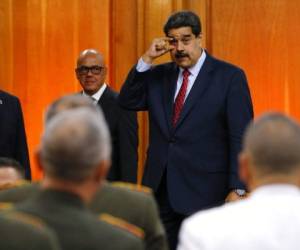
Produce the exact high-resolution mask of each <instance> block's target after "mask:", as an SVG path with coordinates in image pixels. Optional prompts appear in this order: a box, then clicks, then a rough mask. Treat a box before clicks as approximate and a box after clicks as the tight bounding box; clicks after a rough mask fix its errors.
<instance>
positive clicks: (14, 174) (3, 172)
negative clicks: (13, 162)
mask: <svg viewBox="0 0 300 250" xmlns="http://www.w3.org/2000/svg"><path fill="white" fill-rule="evenodd" d="M21 179H22V177H21V176H20V174H19V173H18V171H17V170H16V169H14V168H13V167H10V166H5V167H4V166H3V167H1V168H0V186H1V185H5V184H8V183H14V182H16V181H18V180H21Z"/></svg>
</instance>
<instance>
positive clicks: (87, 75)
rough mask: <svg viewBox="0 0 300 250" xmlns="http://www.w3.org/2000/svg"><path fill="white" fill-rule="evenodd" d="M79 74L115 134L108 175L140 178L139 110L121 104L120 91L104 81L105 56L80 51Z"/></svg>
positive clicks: (83, 85) (79, 78)
mask: <svg viewBox="0 0 300 250" xmlns="http://www.w3.org/2000/svg"><path fill="white" fill-rule="evenodd" d="M75 71H76V76H77V79H78V81H79V82H80V85H81V86H82V89H83V95H86V96H89V97H91V98H92V99H93V100H94V102H95V103H97V104H98V105H99V106H100V107H101V108H102V111H103V113H104V116H105V118H106V121H107V123H108V126H109V130H110V134H111V138H112V146H113V147H112V148H113V151H112V166H111V169H110V170H109V173H108V176H107V179H108V180H110V181H118V180H121V181H127V182H132V183H135V182H136V181H137V159H138V155H137V147H138V133H137V129H138V125H137V117H136V113H135V112H132V111H128V110H124V109H123V108H121V107H120V106H119V104H118V102H117V97H118V93H116V92H115V91H113V90H112V89H111V88H110V87H109V86H108V85H107V84H106V83H105V82H104V81H105V78H106V74H107V68H106V66H105V62H104V59H103V56H102V55H101V54H100V53H99V52H98V51H96V50H94V49H87V50H84V51H83V52H81V53H80V55H79V57H78V60H77V68H76V70H75Z"/></svg>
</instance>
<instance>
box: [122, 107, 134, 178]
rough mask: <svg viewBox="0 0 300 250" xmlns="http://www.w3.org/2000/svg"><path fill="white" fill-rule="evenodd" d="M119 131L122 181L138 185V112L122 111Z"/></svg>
mask: <svg viewBox="0 0 300 250" xmlns="http://www.w3.org/2000/svg"><path fill="white" fill-rule="evenodd" d="M118 130H119V145H118V146H119V149H118V151H119V157H120V159H119V164H120V166H119V167H120V171H121V180H122V181H126V182H132V183H136V182H137V165H138V123H137V114H136V112H133V111H128V110H124V109H121V114H120V119H119V123H118Z"/></svg>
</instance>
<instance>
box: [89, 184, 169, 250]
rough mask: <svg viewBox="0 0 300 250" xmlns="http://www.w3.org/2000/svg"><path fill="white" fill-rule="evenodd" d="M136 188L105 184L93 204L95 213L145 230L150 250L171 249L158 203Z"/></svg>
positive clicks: (149, 195) (147, 245) (148, 249)
mask: <svg viewBox="0 0 300 250" xmlns="http://www.w3.org/2000/svg"><path fill="white" fill-rule="evenodd" d="M136 187H137V185H133V184H126V185H123V184H120V183H116V184H114V183H105V184H104V185H103V186H102V189H101V190H99V191H98V192H97V193H96V195H95V197H94V199H93V200H92V202H91V204H90V209H91V210H92V211H93V212H95V213H108V214H111V215H113V216H116V217H119V218H122V219H124V220H126V221H128V222H130V223H131V224H134V225H136V226H138V227H140V228H142V229H143V230H144V232H145V242H146V249H147V250H164V249H168V247H167V241H166V236H165V231H164V229H163V226H162V224H161V221H160V219H159V215H158V210H157V205H156V202H155V200H154V198H153V196H152V195H151V194H149V193H147V192H148V191H147V190H146V191H145V189H143V188H142V189H138V188H136Z"/></svg>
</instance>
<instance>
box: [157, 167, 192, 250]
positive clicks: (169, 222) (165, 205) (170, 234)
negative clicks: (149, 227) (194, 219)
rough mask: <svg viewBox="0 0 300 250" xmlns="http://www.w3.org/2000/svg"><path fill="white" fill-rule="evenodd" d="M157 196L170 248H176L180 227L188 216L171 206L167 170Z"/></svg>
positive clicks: (174, 249) (172, 249)
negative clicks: (177, 211)
mask: <svg viewBox="0 0 300 250" xmlns="http://www.w3.org/2000/svg"><path fill="white" fill-rule="evenodd" d="M155 198H156V201H157V203H158V206H159V212H160V218H161V220H162V223H163V225H164V227H165V230H166V233H167V238H168V243H169V247H170V250H176V247H177V243H178V233H179V229H180V226H181V223H182V221H183V219H185V218H186V216H185V215H183V214H178V213H176V212H175V211H174V210H173V208H172V207H171V204H170V202H169V196H168V191H167V178H166V171H165V173H164V175H163V177H162V180H161V183H160V185H159V187H158V190H157V191H156V193H155Z"/></svg>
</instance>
